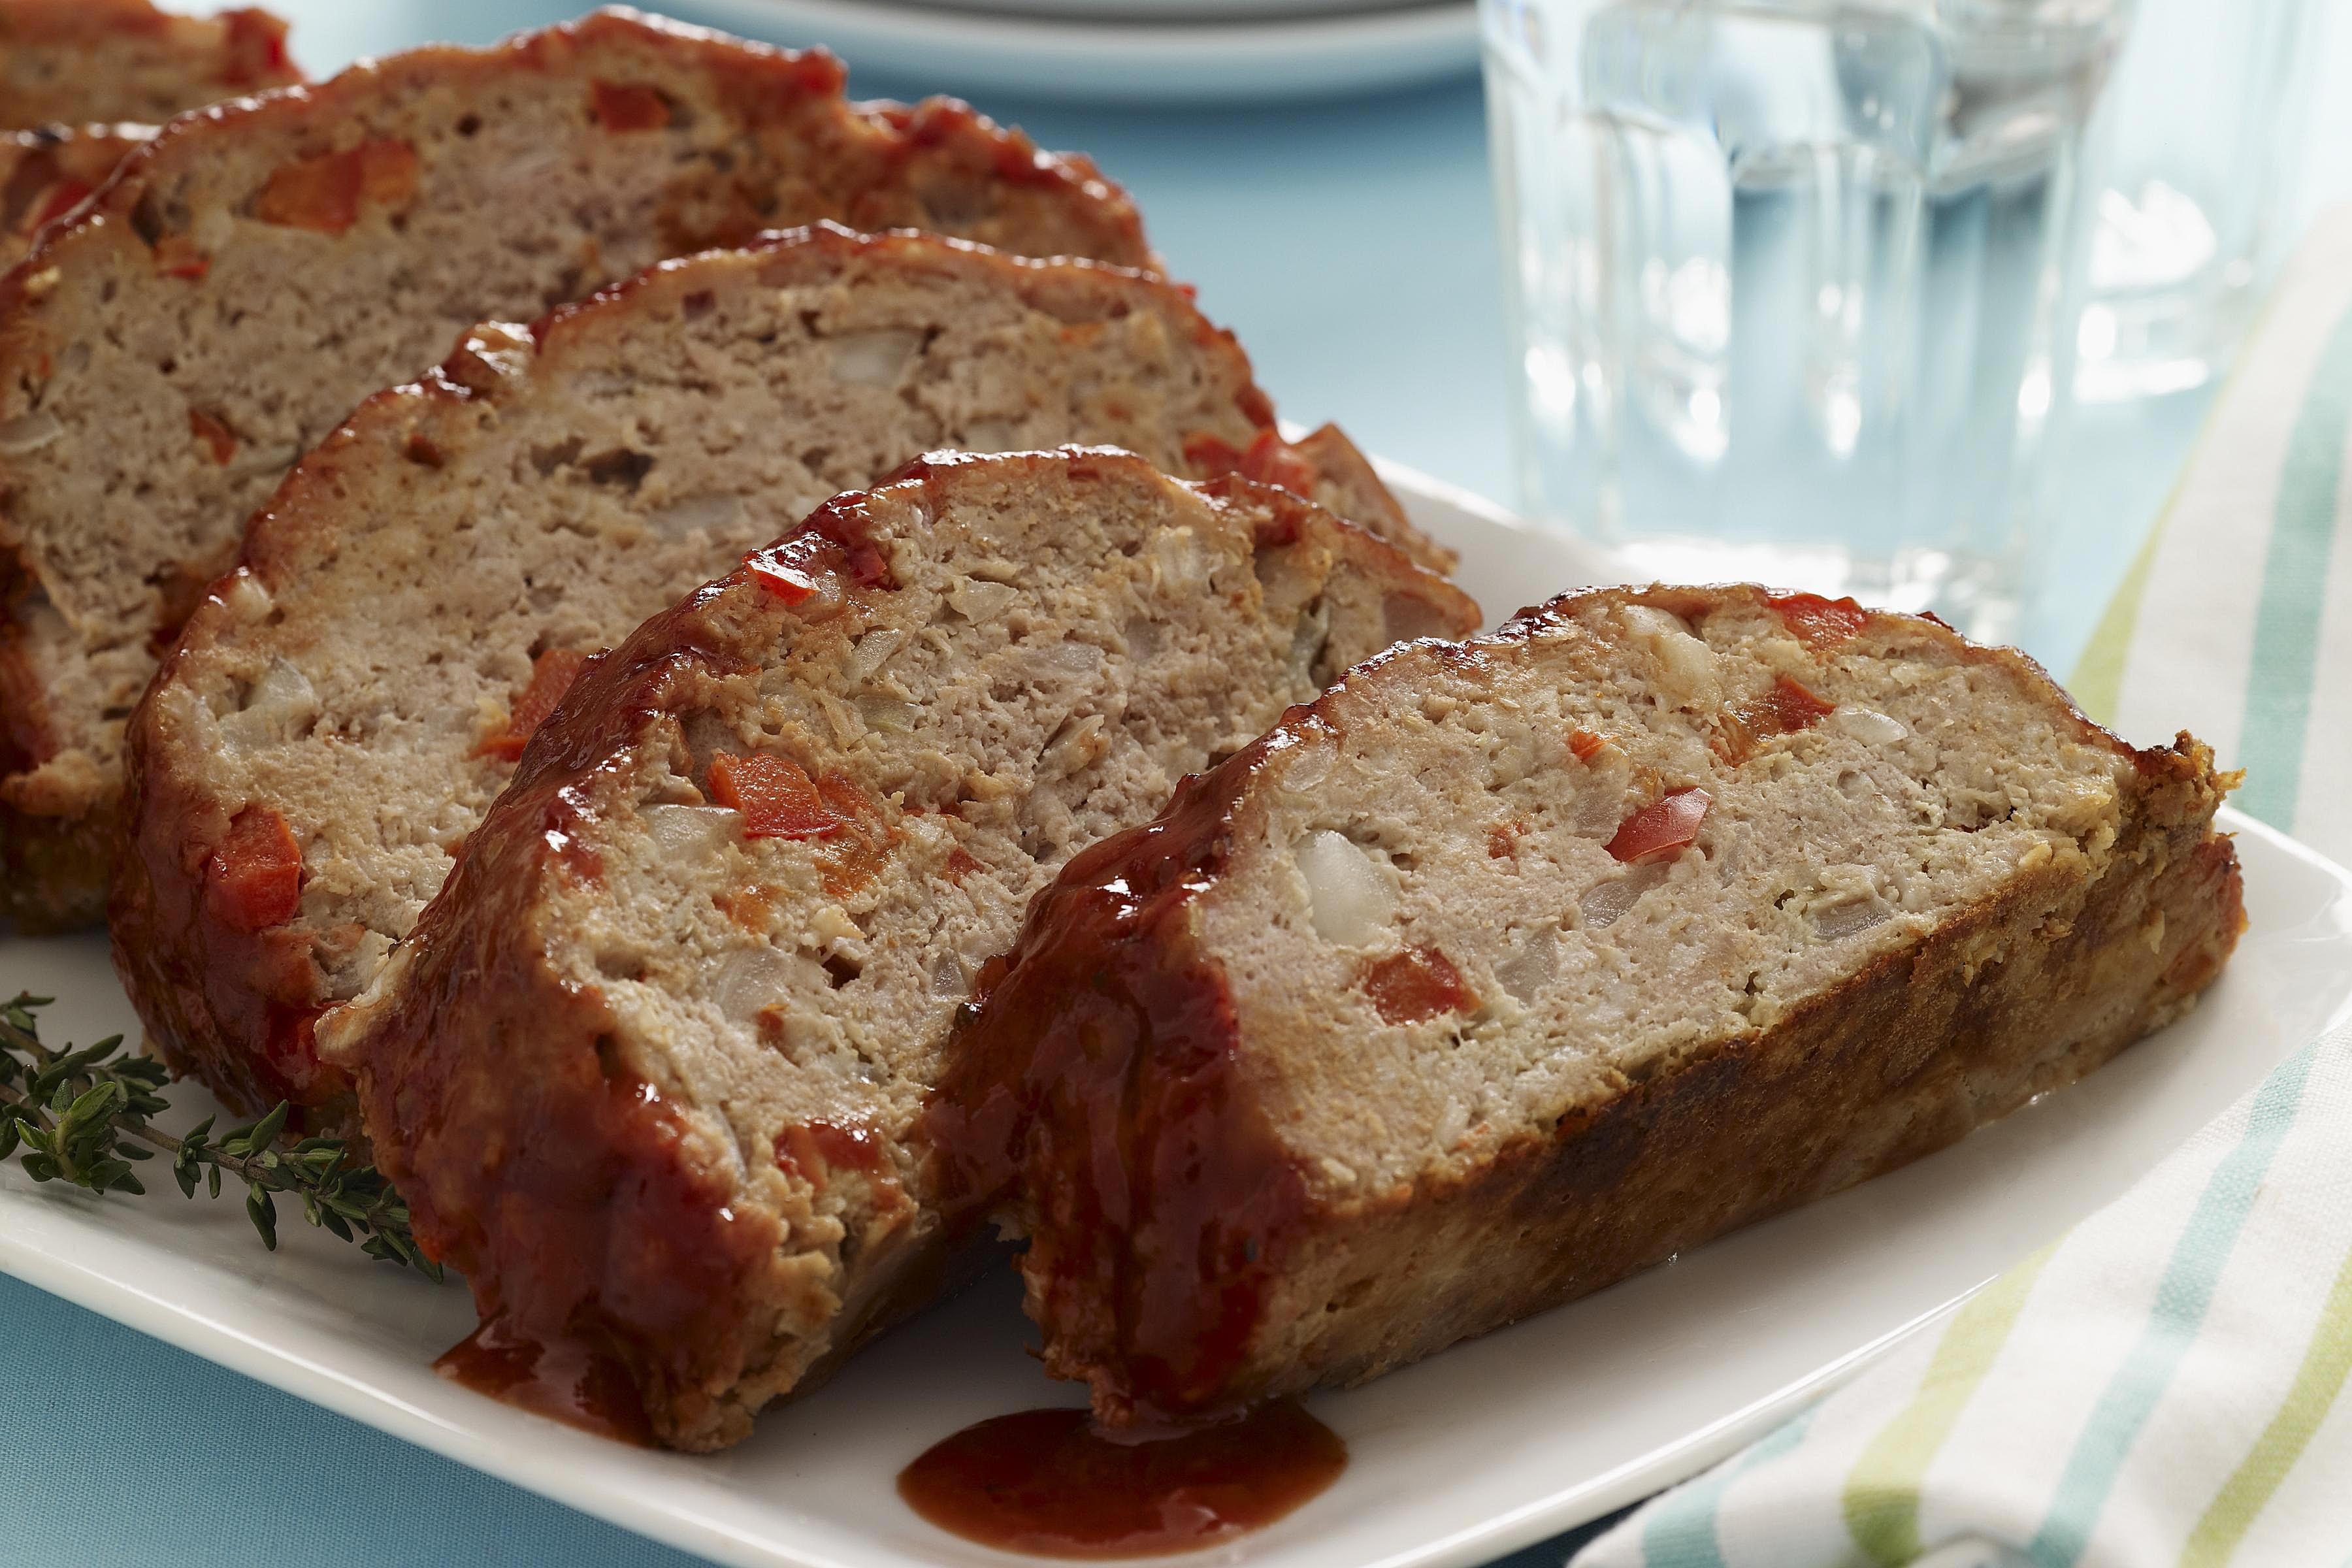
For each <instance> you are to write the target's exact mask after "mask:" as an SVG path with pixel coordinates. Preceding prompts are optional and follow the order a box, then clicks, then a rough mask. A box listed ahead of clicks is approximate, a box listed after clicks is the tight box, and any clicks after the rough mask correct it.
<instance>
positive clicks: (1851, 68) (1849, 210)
mask: <svg viewBox="0 0 2352 1568" xmlns="http://www.w3.org/2000/svg"><path fill="white" fill-rule="evenodd" d="M1481 4H1482V7H1483V16H1484V23H1485V29H1486V62H1487V84H1488V86H1487V102H1488V106H1489V113H1490V115H1491V117H1492V134H1493V147H1494V153H1495V161H1496V179H1497V188H1498V192H1499V195H1500V198H1501V206H1502V213H1503V227H1504V252H1505V258H1506V265H1505V272H1506V279H1507V298H1508V303H1509V306H1510V309H1511V311H1512V315H1513V321H1512V328H1513V342H1514V343H1515V345H1516V348H1517V353H1518V356H1519V364H1518V370H1519V373H1520V375H1521V378H1522V384H1521V386H1520V388H1519V392H1520V396H1519V397H1518V398H1517V418H1518V428H1517V454H1518V459H1519V464H1520V476H1521V480H1522V484H1523V487H1524V489H1525V492H1526V493H1525V498H1524V499H1525V500H1526V501H1527V502H1528V505H1529V507H1530V509H1531V510H1534V511H1535V512H1536V513H1537V514H1538V516H1541V517H1544V518H1546V519H1549V520H1551V521H1554V522H1556V523H1558V524H1560V525H1563V526H1569V527H1573V528H1575V529H1578V530H1580V531H1586V532H1589V533H1591V534H1594V535H1597V536H1598V537H1600V538H1601V540H1603V541H1604V542H1608V543H1609V544H1611V545H1612V546H1614V547H1616V548H1617V549H1619V550H1620V551H1621V552H1622V554H1623V556H1624V558H1625V560H1626V562H1627V565H1628V569H1629V572H1630V573H1631V574H1634V575H1639V576H1656V577H1660V578H1664V579H1668V580H1680V581H1709V580H1723V579H1727V578H1750V579H1756V580H1759V581H1764V582H1768V583H1773V584H1780V585H1783V586H1794V587H1804V588H1811V589H1813V590H1815V591H1819V592H1825V593H1835V594H1853V595H1858V596H1860V597H1862V598H1864V599H1865V600H1866V601H1868V602H1872V603H1875V604H1879V605H1888V606H1892V607H1895V608H1901V609H1934V610H1936V611H1937V612H1939V613H1941V614H1943V615H1944V616H1946V618H1948V619H1950V620H1952V621H1954V622H1955V624H1958V625H1962V626H1966V627H1968V628H1969V629H1970V630H1972V631H1976V632H1978V633H1980V634H1983V635H1989V636H2000V635H2002V634H2004V633H2005V632H2006V631H2007V630H2008V629H2009V626H2010V623H2011V618H2012V616H2013V614H2014V610H2015V606H2016V598H2017V590H2018V585H2019V584H2018V579H2019V576H2020V574H2021V569H2022V565H2023V560H2024V556H2025V553H2026V543H2027V539H2026V532H2027V527H2028V521H2029V519H2030V516H2031V510H2030V508H2031V501H2032V491H2033V489H2034V487H2035V476H2036V472H2037V467H2038V465H2039V463H2040V461H2041V459H2042V453H2043V448H2044V447H2045V446H2046V444H2047V443H2048V441H2049V440H2050V438H2051V436H2052V432H2053V416H2054V415H2055V414H2056V413H2057V412H2058V407H2059V405H2062V404H2063V401H2064V393H2065V389H2066V388H2067V386H2068V384H2069V381H2070V378H2071V363H2070V356H2071V352H2072V346H2073V345H2072V342H2071V341H2070V340H2071V336H2072V327H2073V320H2074V317H2073V313H2072V312H2073V311H2074V307H2075V304H2076V300H2075V297H2074V296H2075V293H2076V285H2075V283H2074V279H2077V278H2079V275H2080V271H2081V268H2080V266H2079V264H2078V257H2077V253H2078V252H2079V250H2080V248H2081V241H2082V237H2083V235H2084V229H2085V225H2084V211H2085V209H2086V207H2087V203H2086V201H2085V200H2084V168H2083V155H2084V122H2085V119H2086V116H2087V114H2088V111H2089V110H2090V108H2091V105H2092V103H2093V101H2094V100H2095V97H2096V95H2097V93H2098V90H2099V89H2100V86H2101V84H2102V83H2103V81H2104V79H2105V74H2106V71H2107V68H2108V66H2109V64H2110V62H2111V60H2112V58H2113V57H2114V55H2115V52H2116V47H2117V46H2118V44H2119V42H2120V39H2121V35H2122V32H2123V29H2124V26H2125V23H2126V12H2127V9H2128V6H2129V4H2130V0H1844V3H1832V0H1737V3H1732V0H1481Z"/></svg>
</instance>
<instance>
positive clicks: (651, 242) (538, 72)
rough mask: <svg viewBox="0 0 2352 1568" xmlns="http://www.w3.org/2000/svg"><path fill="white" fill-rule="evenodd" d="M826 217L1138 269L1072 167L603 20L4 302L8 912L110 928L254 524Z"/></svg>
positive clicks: (404, 104) (168, 145) (404, 98)
mask: <svg viewBox="0 0 2352 1568" xmlns="http://www.w3.org/2000/svg"><path fill="white" fill-rule="evenodd" d="M823 217H834V218H839V219H843V220H845V221H847V222H849V223H851V224H853V225H855V226H858V227H861V228H869V229H871V228H883V227H891V226H916V227H926V228H933V229H940V230H945V231H950V232H954V233H959V234H962V235H965V236H968V237H972V238H976V239H981V240H984V241H987V242H990V243H992V244H998V245H1001V246H1003V247H1005V248H1008V249H1012V250H1015V251H1019V252H1022V253H1024V254H1034V255H1044V254H1064V253H1067V254H1078V255H1090V256H1097V257H1100V258H1106V259H1108V260H1112V261H1117V262H1122V263H1147V262H1149V261H1150V253H1149V251H1148V250H1147V249H1146V248H1145V247H1144V244H1143V239H1142V236H1141V233H1140V230H1139V226H1138V223H1137V219H1136V215H1135V210H1134V207H1133V206H1132V205H1131V204H1129V202H1128V200H1127V198H1126V197H1125V196H1124V195H1120V194H1119V193H1118V191H1116V190H1114V189H1112V188H1111V187H1110V186H1108V185H1107V184H1104V183H1103V181H1102V180H1101V179H1100V178H1099V177H1098V176H1097V174H1095V172H1094V170H1093V169H1092V167H1091V166H1090V165H1088V164H1087V163H1084V162H1083V161H1080V160H1071V159H1062V158H1055V157H1051V156H1047V155H1045V154H1043V153H1038V152H1037V151H1036V150H1035V149H1034V147H1032V146H1031V145H1030V144H1029V142H1027V141H1026V140H1025V139H1024V138H1023V137H1021V136H1019V135H1018V134H1017V133H1013V132H1003V131H999V130H998V129H996V128H995V127H994V126H992V125H990V124H988V123H987V122H986V121H982V120H979V119H978V118H976V117H975V116H974V115H973V114H972V113H971V110H968V109H965V108H964V107H963V106H961V105H960V104H952V103H945V102H935V103H931V104H928V105H925V106H923V107H921V108H919V109H912V110H902V109H892V108H871V107H858V106H853V105H851V104H849V103H847V102H846V101H845V100H844V99H843V97H842V70H841V67H840V65H839V64H838V63H837V62H835V60H833V59H832V58H829V57H826V56H823V55H795V54H789V53H786V52H784V51H782V50H779V49H772V48H766V47H758V46H754V45H750V44H741V43H737V42H735V41H733V40H730V39H727V38H724V37H719V35H716V34H709V33H703V32H699V31H696V30H693V29H689V28H683V27H678V26H671V25H668V24H663V23H656V22H654V21H652V20H649V19H647V18H645V17H641V16H635V15H634V14H632V13H627V12H620V11H607V12H599V13H597V14H595V15H594V16H590V17H588V18H586V19H585V20H583V21H581V22H578V23H574V24H571V25H568V26H561V27H553V28H550V29H548V30H546V31H544V32H539V33H531V34H526V35H523V36H522V37H518V38H516V39H514V40H512V41H510V42H509V43H507V44H505V45H502V46H500V47H496V48H491V49H486V50H467V49H457V48H446V47H436V48H428V49H419V50H415V51H413V52H411V53H408V54H404V55H397V56H394V57H392V58H388V59H383V60H377V61H373V62H368V63H362V64H361V65H358V66H355V67H353V68H352V69H350V70H348V71H346V72H344V73H343V74H342V75H341V76H339V77H337V78H335V79H333V80H332V81H329V82H325V83H322V84H320V85H319V86H317V87H314V88H289V89H284V90H281V91H278V92H275V93H271V94H268V95H266V96H264V97H262V98H258V99H247V100H240V101H237V102H236V103H231V104H226V105H217V106H215V107H214V108H211V109H207V110H204V111H202V112H201V113H197V114H193V115H188V116H184V117H183V118H181V119H179V120H177V121H173V123H172V124H171V125H170V126H168V127H167V128H166V129H165V130H164V131H163V132H162V133H161V134H160V135H158V136H157V137H156V138H155V140H154V141H152V142H149V143H148V144H147V145H146V146H145V147H144V148H142V149H141V150H140V151H139V152H137V153H133V154H132V155H131V157H130V158H129V159H127V160H126V161H125V163H123V165H122V167H121V170H120V171H119V172H118V173H117V174H116V175H115V176H114V177H113V178H112V179H111V180H110V181H109V182H108V184H106V185H105V187H104V188H103V189H102V190H101V191H100V193H99V195H96V196H95V197H93V198H92V200H91V201H90V202H89V204H88V205H85V206H83V207H82V208H81V209H79V212H78V213H77V214H76V215H75V216H73V217H72V218H71V219H70V220H69V221H68V222H65V223H62V224H60V225H58V226H54V227H52V228H50V229H49V230H47V232H46V233H45V235H44V236H43V237H42V239H41V240H40V242H39V244H38V247H37V251H36V253H35V254H34V255H33V256H32V257H30V258H27V259H26V261H25V263H24V264H23V265H22V266H20V267H19V268H17V269H16V271H15V272H14V273H12V274H10V275H9V276H8V278H7V279H5V281H0V606H5V617H0V699H5V700H0V910H13V911H14V912H15V914H16V917H17V918H18V919H19V920H21V921H26V922H27V923H33V924H51V925H54V924H61V923H67V922H69V921H75V920H79V919H87V918H91V917H94V916H95V915H96V914H97V912H98V910H99V908H100V903H101V902H102V900H103V894H104V882H105V876H106V867H107V860H108V858H109V850H110V846H111V845H112V843H113V842H114V839H115V836H116V834H117V832H118V831H119V830H118V829H117V828H116V826H115V825H114V824H113V822H112V820H111V816H112V814H113V812H114V811H115V810H116V808H117V805H118V802H119V797H120V793H121V766H122V763H121V747H122V721H123V719H124V717H125V716H126V715H127V714H128V713H129V711H130V709H131V704H132V702H134V701H135V700H137V698H138V696H139V693H140V691H141V690H142V689H143V688H144V686H145V685H146V683H147V679H148V678H149V676H151V675H152V673H153V671H154V667H155V660H156V658H157V656H158V654H159V653H160V652H161V651H162V647H163V645H165V644H167V643H168V641H169V639H170V637H171V635H172V634H173V632H175V631H176V630H177V629H178V626H179V624H180V622H181V621H182V620H183V619H184V617H185V616H186V615H187V613H188V612H189V611H190V610H191V609H193V608H194V605H195V603H196V601H197V600H198V599H199V598H200V597H201V596H202V595H203V592H204V589H205V584H209V583H210V582H211V581H212V580H213V579H214V578H215V577H216V576H217V575H219V574H221V573H222V572H223V571H226V569H227V568H228V566H229V565H230V564H231V562H232V560H233V558H234V555H235V552H236V541H237V539H238V537H239V535H240V533H241V531H242V530H243V528H244V524H245V521H246V519H247V517H248V516H249V515H250V514H251V512H252V511H253V510H254V509H255V508H256V507H257V506H259V505H260V504H261V503H262V502H263V501H264V500H267V499H268V496H269V493H270V491H271V490H272V489H274V488H275V487H276V485H277V482H278V478H279V477H280V476H281V475H282V474H284V472H285V471H286V469H287V468H289V467H290V466H291V465H292V463H293V461H294V459H295V458H298V457H299V456H300V455H301V453H302V452H303V451H305V450H306V449H308V448H309V447H310V445H311V444H312V443H313V442H315V441H316V440H318V439H319V438H320V437H322V436H324V435H325V434H326V433H327V432H328V431H329V430H331V429H332V428H333V427H334V425H335V423H336V422H337V421H339V420H341V418H342V417H343V416H345V415H347V414H349V413H350V412H351V410H352V407H353V406H354V405H357V404H358V402H359V401H360V399H361V398H362V397H364V396H366V395H368V394H370V393H372V392H374V391H376V390H378V389H379V388H382V387H384V386H388V385H391V384H394V383H395V382H398V381H401V380H404V379H405V378H407V377H409V376H413V375H415V374H417V373H418V372H419V371H421V370H423V369H424V368H425V366H427V365H429V364H431V363H433V361H434V359H435V358H436V357H437V356H438V355H440V354H443V353H446V352H447V350H448V345H449V343H450V342H452V341H453V340H454V339H455V338H456V337H457V334H458V333H459V332H461V331H464V330H465V329H466V328H467V327H468V326H470V325H471V324H473V323H474V322H476V321H482V320H484V319H486V318H506V319H520V320H530V319H531V318H533V317H535V316H537V315H539V314H540V313H541V312H542V311H544V310H549V309H551V307H553V306H555V305H556V304H559V303H561V302H562V301H564V300H573V299H578V298H580V297H582V296H583V295H585V294H587V293H589V292H591V291H593V289H595V288H596V287H598V286H599V285H601V284H603V283H604V282H605V281H607V280H608V279H615V278H623V277H626V276H628V275H629V274H631V273H633V272H635V271H637V270H639V269H640V268H643V267H645V266H646V265H647V264H649V263H651V262H653V261H655V260H656V259H658V258H661V257H664V256H668V255H677V254H682V253H684V252H687V251H691V250H695V249H699V248H701V247H706V246H709V245H712V244H718V243H734V242H739V241H740V240H742V239H744V238H746V237H750V236H751V235H752V234H753V233H755V232H757V231H759V230H761V229H763V228H767V227H772V226H789V225H796V224H803V223H809V222H813V221H815V220H816V219H819V218H823Z"/></svg>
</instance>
